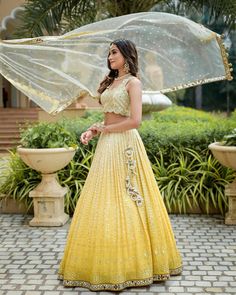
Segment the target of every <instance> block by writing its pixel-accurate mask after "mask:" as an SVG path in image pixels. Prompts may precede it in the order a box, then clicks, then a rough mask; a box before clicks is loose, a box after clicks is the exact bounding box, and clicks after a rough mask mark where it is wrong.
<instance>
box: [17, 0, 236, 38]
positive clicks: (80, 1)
mask: <svg viewBox="0 0 236 295" xmlns="http://www.w3.org/2000/svg"><path fill="white" fill-rule="evenodd" d="M156 5H165V7H166V9H167V10H168V9H169V10H171V12H172V13H176V14H180V13H183V11H184V13H186V12H188V11H195V12H198V13H195V14H194V15H201V12H202V11H203V10H206V9H207V10H208V11H209V22H213V21H215V20H217V19H219V18H220V17H222V16H223V17H224V21H225V25H226V26H227V28H228V29H231V28H232V26H233V25H235V21H236V0H198V1H197V0H179V1H178V0H89V1H88V0H28V1H27V2H26V4H25V5H24V8H25V10H24V12H23V13H22V15H21V19H22V26H20V27H19V28H18V29H17V31H16V34H15V36H17V37H37V36H42V35H55V34H56V35H58V34H63V33H65V32H68V31H70V30H72V29H74V28H76V27H79V26H82V25H85V24H88V23H91V22H94V21H98V20H101V19H104V18H108V17H115V16H120V15H124V14H129V13H135V12H142V11H149V10H152V9H153V8H154V7H155V6H156ZM199 11H200V13H199Z"/></svg>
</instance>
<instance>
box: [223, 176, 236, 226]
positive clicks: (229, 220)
mask: <svg viewBox="0 0 236 295" xmlns="http://www.w3.org/2000/svg"><path fill="white" fill-rule="evenodd" d="M225 195H226V196H228V199H229V211H228V212H227V213H226V215H225V224H229V225H235V224H236V179H234V181H233V182H232V183H230V184H228V185H227V186H226V187H225Z"/></svg>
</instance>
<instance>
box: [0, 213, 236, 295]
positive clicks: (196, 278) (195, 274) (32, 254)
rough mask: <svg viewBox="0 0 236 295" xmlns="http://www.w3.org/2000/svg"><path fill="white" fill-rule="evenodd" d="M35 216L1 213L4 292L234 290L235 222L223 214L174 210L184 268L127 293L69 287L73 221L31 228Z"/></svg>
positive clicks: (227, 294) (186, 293) (180, 294)
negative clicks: (64, 277) (65, 261)
mask: <svg viewBox="0 0 236 295" xmlns="http://www.w3.org/2000/svg"><path fill="white" fill-rule="evenodd" d="M31 218H32V216H30V215H19V214H14V215H13V214H12V215H11V214H2V215H0V295H62V294H63V295H72V294H81V295H88V294H94V293H98V294H99V295H100V294H101V295H103V294H105V295H106V294H109V293H110V294H111V293H113V294H117V293H125V294H126V295H133V294H139V295H144V294H145V295H153V294H158V295H175V294H177V295H190V294H191V295H193V294H196V295H203V294H215V295H235V294H236V226H227V225H225V224H224V219H223V217H221V216H219V215H211V216H207V215H194V214H189V215H174V214H173V215H170V219H171V223H172V226H173V230H174V233H175V236H176V240H177V244H178V247H179V249H180V251H181V253H182V256H183V263H184V265H183V267H184V269H183V273H182V275H181V276H174V277H171V278H170V279H169V280H168V281H166V282H159V283H154V284H152V285H150V286H146V287H138V288H134V287H133V288H128V289H126V290H124V291H122V292H108V291H106V292H104V291H103V292H91V291H89V290H88V289H85V288H79V287H76V288H65V287H63V286H62V283H61V281H59V280H57V269H58V266H59V262H60V259H61V257H62V254H63V250H64V246H65V241H66V235H67V232H68V227H69V223H67V224H66V225H64V226H63V227H59V228H56V227H54V228H44V227H30V226H29V225H28V222H29V220H30V219H31Z"/></svg>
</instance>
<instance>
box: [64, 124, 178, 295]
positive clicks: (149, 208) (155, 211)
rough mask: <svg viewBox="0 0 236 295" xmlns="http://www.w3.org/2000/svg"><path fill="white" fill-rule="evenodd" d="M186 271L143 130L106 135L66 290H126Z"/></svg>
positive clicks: (75, 231) (69, 258)
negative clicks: (74, 287) (143, 138)
mask: <svg viewBox="0 0 236 295" xmlns="http://www.w3.org/2000/svg"><path fill="white" fill-rule="evenodd" d="M181 271H182V259H181V254H180V253H179V251H178V248H177V245H176V241H175V237H174V233H173V230H172V227H171V223H170V219H169V216H168V213H167V211H166V207H165V205H164V202H163V199H162V197H161V195H160V192H159V189H158V186H157V183H156V180H155V177H154V174H153V171H152V168H151V163H150V161H149V159H148V157H147V153H146V151H145V148H144V145H143V142H142V139H141V137H140V135H139V133H138V130H137V129H131V130H128V131H124V132H120V133H109V134H101V135H100V138H99V140H98V144H97V147H96V150H95V154H94V158H93V161H92V165H91V167H90V170H89V173H88V176H87V179H86V181H85V184H84V187H83V189H82V191H81V194H80V197H79V200H78V202H77V205H76V209H75V212H74V215H73V218H72V221H71V225H70V229H69V233H68V236H67V242H66V246H65V251H64V255H63V258H62V260H61V263H60V267H59V271H58V278H59V279H60V280H63V285H64V286H71V287H72V286H81V287H85V288H88V289H90V290H92V291H99V290H113V291H120V290H122V289H124V288H127V287H132V286H144V285H149V284H152V283H153V281H163V280H167V279H168V278H169V277H170V275H178V274H180V273H181Z"/></svg>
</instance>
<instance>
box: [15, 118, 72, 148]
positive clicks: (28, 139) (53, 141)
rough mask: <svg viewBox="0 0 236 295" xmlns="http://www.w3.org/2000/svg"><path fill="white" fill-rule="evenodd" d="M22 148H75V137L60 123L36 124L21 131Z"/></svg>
mask: <svg viewBox="0 0 236 295" xmlns="http://www.w3.org/2000/svg"><path fill="white" fill-rule="evenodd" d="M20 143H21V145H22V147H25V148H38V149H40V148H62V147H77V140H76V136H75V135H74V134H73V132H69V131H68V130H67V129H66V128H65V127H64V126H63V125H62V124H61V123H45V122H43V123H42V122H41V123H37V124H34V125H28V128H27V129H22V130H21V140H20Z"/></svg>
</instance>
